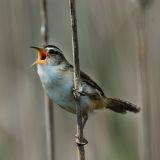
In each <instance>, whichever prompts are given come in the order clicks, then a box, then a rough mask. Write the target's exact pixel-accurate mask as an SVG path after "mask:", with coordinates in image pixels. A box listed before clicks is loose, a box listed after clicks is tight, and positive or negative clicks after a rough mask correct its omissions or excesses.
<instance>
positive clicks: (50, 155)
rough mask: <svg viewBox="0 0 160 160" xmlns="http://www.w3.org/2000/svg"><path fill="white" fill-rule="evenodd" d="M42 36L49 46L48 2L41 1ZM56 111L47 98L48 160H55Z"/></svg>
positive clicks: (45, 0)
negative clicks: (54, 115)
mask: <svg viewBox="0 0 160 160" xmlns="http://www.w3.org/2000/svg"><path fill="white" fill-rule="evenodd" d="M41 7H42V8H41V17H42V25H41V35H42V38H43V43H44V45H47V44H48V38H49V37H48V14H47V0H41ZM53 114H54V109H53V103H52V101H51V100H50V99H49V98H48V97H47V96H45V125H46V141H47V160H54V117H53Z"/></svg>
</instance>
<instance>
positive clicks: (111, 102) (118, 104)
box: [106, 98, 140, 114]
mask: <svg viewBox="0 0 160 160" xmlns="http://www.w3.org/2000/svg"><path fill="white" fill-rule="evenodd" d="M106 108H107V109H110V110H112V111H114V112H118V113H123V114H124V113H126V112H127V111H130V112H134V113H138V112H139V111H140V108H138V107H137V106H136V105H134V104H132V103H129V102H127V101H123V100H120V99H116V98H106Z"/></svg>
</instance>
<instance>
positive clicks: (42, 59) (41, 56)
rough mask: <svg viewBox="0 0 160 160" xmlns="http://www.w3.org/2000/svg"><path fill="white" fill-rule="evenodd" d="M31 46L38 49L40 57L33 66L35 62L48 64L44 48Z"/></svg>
mask: <svg viewBox="0 0 160 160" xmlns="http://www.w3.org/2000/svg"><path fill="white" fill-rule="evenodd" d="M30 48H33V49H35V50H36V51H37V54H38V58H37V60H36V61H35V62H34V63H33V64H32V66H33V65H35V64H46V63H47V62H46V61H45V59H46V58H47V53H46V52H45V51H44V50H43V49H42V48H38V47H34V46H31V47H30Z"/></svg>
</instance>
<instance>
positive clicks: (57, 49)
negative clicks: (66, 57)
mask: <svg viewBox="0 0 160 160" xmlns="http://www.w3.org/2000/svg"><path fill="white" fill-rule="evenodd" d="M45 49H46V50H47V51H49V50H54V51H57V52H60V53H62V51H61V50H60V49H59V48H56V47H47V48H45Z"/></svg>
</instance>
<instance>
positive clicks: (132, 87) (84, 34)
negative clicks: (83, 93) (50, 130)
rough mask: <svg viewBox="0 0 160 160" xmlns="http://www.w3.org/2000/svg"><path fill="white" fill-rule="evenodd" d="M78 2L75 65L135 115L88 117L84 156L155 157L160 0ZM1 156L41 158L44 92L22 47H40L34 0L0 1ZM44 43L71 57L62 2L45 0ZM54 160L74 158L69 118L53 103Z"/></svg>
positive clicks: (30, 55)
mask: <svg viewBox="0 0 160 160" xmlns="http://www.w3.org/2000/svg"><path fill="white" fill-rule="evenodd" d="M146 2H149V1H145V3H144V1H139V0H123V2H122V1H119V0H87V1H85V0H81V1H78V0H77V16H78V17H77V18H78V35H79V46H80V64H81V68H82V70H84V71H85V72H87V73H88V74H89V75H90V76H91V77H93V79H94V80H96V81H97V83H98V84H99V85H100V86H101V87H102V88H103V89H104V92H105V93H106V95H110V96H113V97H118V98H122V99H125V100H128V101H131V102H134V103H135V104H137V105H139V106H141V108H142V111H141V113H140V114H137V115H134V114H127V115H118V114H116V113H113V112H110V111H107V110H101V111H97V112H96V113H93V114H91V115H90V117H89V121H88V124H87V125H86V128H85V136H86V138H87V139H88V141H89V144H88V145H87V146H86V157H87V160H91V159H92V160H98V159H99V160H108V159H111V160H135V159H136V160H159V158H160V153H159V146H160V142H159V141H158V138H159V134H160V129H159V115H160V109H159V104H160V98H159V80H160V75H159V67H160V62H159V59H160V55H159V37H160V36H159V25H160V23H159V17H160V16H159V5H160V2H159V1H153V2H152V3H148V6H150V7H147V8H143V9H142V8H141V7H140V4H142V6H143V5H144V4H146ZM0 8H1V10H0V12H1V14H0V20H1V22H0V26H1V27H0V35H1V36H0V53H1V54H0V75H1V76H0V159H1V160H44V159H46V140H45V121H44V96H43V95H44V93H43V89H42V86H41V84H40V80H39V78H38V76H37V74H36V68H34V67H32V68H31V67H30V65H31V64H32V62H33V61H34V60H35V58H36V55H35V54H34V52H33V51H32V50H30V48H29V46H31V45H35V46H41V45H42V41H41V35H40V25H41V17H40V1H38V0H34V1H32V0H28V1H25V0H14V1H10V0H1V1H0ZM48 13H49V30H50V32H49V37H50V40H49V41H50V44H55V45H57V46H59V47H60V48H61V49H62V50H63V51H64V54H65V56H66V57H68V59H70V61H71V60H72V54H71V29H70V19H69V18H70V17H69V6H68V1H67V0H61V1H58V0H48ZM54 116H55V135H54V136H55V160H62V159H68V160H72V159H76V158H77V155H76V149H75V144H74V134H75V129H76V126H75V116H74V115H72V114H70V113H67V112H65V111H63V110H62V109H61V108H59V107H58V106H55V113H54Z"/></svg>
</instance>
